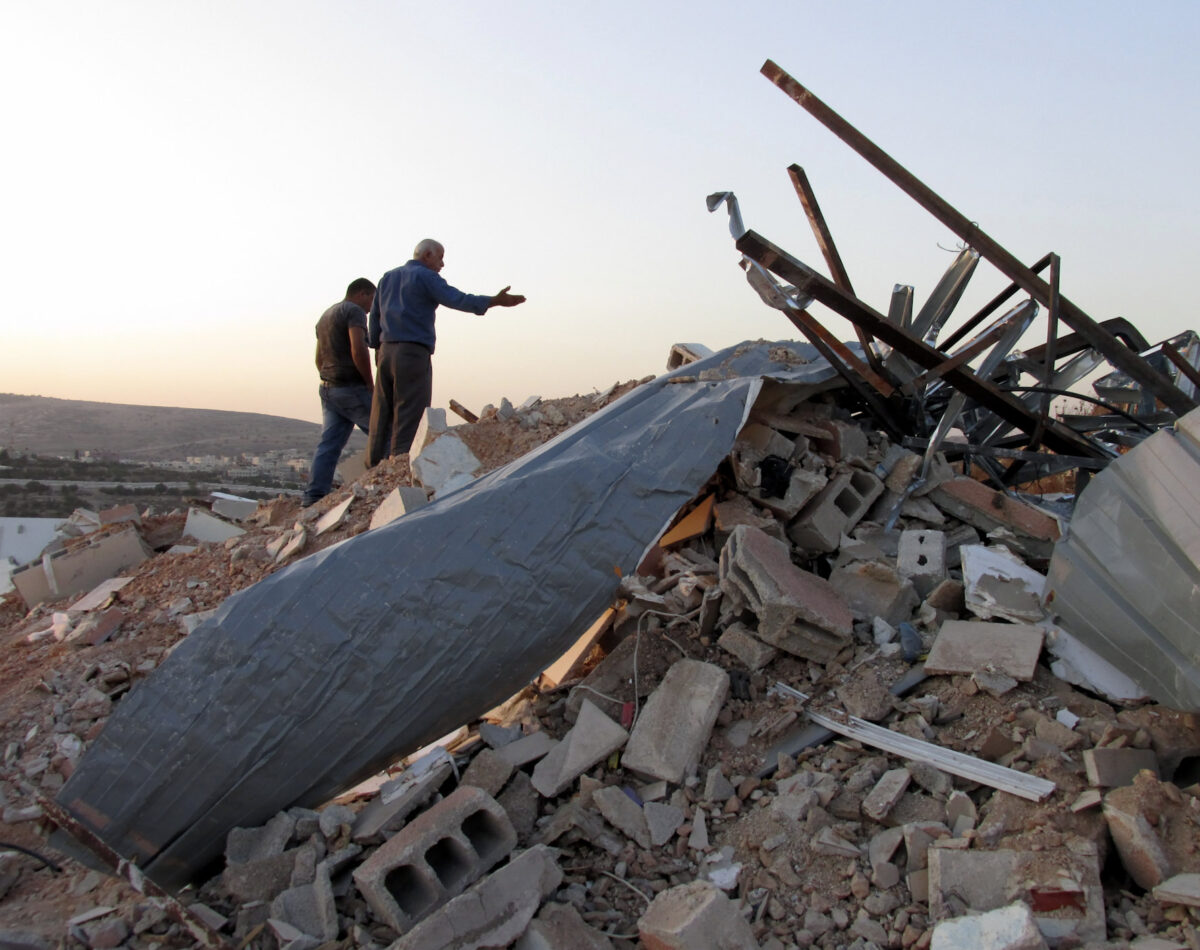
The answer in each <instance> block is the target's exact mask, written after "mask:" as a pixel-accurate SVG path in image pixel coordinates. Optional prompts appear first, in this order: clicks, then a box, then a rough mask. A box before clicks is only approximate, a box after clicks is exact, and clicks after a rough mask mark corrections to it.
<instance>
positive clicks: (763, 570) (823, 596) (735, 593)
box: [718, 525, 853, 663]
mask: <svg viewBox="0 0 1200 950" xmlns="http://www.w3.org/2000/svg"><path fill="white" fill-rule="evenodd" d="M718 576H719V578H720V584H721V590H722V591H724V593H725V596H726V598H728V599H729V600H730V602H731V603H732V605H734V606H735V607H738V608H743V609H748V610H750V611H751V612H752V613H754V614H755V615H756V616H757V617H758V631H757V634H758V637H759V639H761V640H765V641H766V642H767V643H770V644H771V645H772V646H776V647H779V648H780V649H782V650H786V651H787V652H789V653H793V654H795V655H797V656H801V657H804V658H806V659H811V660H813V661H814V662H817V663H827V662H829V661H830V660H831V659H833V657H835V656H836V655H837V654H838V653H839V652H841V649H842V648H843V647H844V646H845V645H846V643H847V642H849V640H850V636H851V633H852V629H853V618H852V617H851V614H850V610H849V609H848V608H847V606H846V604H845V603H844V602H843V601H842V599H841V598H840V597H839V596H838V594H837V593H836V591H835V590H834V589H833V588H832V587H831V586H830V584H829V583H828V582H827V581H825V580H823V579H821V578H820V577H818V576H817V575H816V574H812V573H810V572H808V571H803V570H801V569H800V568H798V567H796V565H795V564H793V563H792V561H791V556H790V554H789V552H788V548H787V545H785V544H783V543H781V542H779V541H776V540H775V539H774V538H771V537H769V536H768V535H766V534H765V533H763V532H762V531H759V530H758V529H756V528H751V527H747V526H745V525H738V526H737V527H736V528H734V530H733V533H732V534H731V535H730V536H729V540H728V541H727V542H726V544H725V547H723V548H722V549H721V558H720V569H719V574H718Z"/></svg>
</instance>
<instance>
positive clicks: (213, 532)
mask: <svg viewBox="0 0 1200 950" xmlns="http://www.w3.org/2000/svg"><path fill="white" fill-rule="evenodd" d="M245 533H246V529H245V528H239V527H238V526H237V525H235V524H233V523H232V522H229V521H226V520H225V519H224V518H218V517H217V516H216V515H214V514H212V513H211V512H209V511H205V510H204V509H203V508H189V509H188V516H187V521H186V522H185V523H184V526H183V536H184V537H185V538H195V539H196V540H197V541H210V542H218V541H228V540H229V539H230V538H236V537H237V536H238V535H242V534H245Z"/></svg>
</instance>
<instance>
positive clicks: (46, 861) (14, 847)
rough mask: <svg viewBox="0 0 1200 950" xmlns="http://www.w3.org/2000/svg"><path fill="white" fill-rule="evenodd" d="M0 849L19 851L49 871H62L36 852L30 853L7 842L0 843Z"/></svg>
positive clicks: (17, 845)
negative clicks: (34, 859) (35, 859)
mask: <svg viewBox="0 0 1200 950" xmlns="http://www.w3.org/2000/svg"><path fill="white" fill-rule="evenodd" d="M0 848H11V849H12V850H13V851H20V852H21V853H22V854H27V855H29V856H30V857H31V858H37V859H38V860H39V861H41V862H42V864H44V865H46V867H48V868H49V869H50V870H51V871H54V872H56V873H57V872H59V871H61V870H62V868H60V867H59V866H58V865H57V864H55V863H54V862H53V861H51V860H50V859H49V858H47V857H45V856H44V855H41V854H38V853H37V852H36V851H30V850H29V849H28V848H22V847H21V846H20V845H19V844H12V843H11V842H9V841H0Z"/></svg>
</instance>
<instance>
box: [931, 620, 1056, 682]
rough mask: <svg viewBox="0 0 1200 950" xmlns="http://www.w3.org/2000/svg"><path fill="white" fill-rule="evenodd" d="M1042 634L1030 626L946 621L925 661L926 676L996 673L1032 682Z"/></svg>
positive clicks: (1039, 630) (1039, 629)
mask: <svg viewBox="0 0 1200 950" xmlns="http://www.w3.org/2000/svg"><path fill="white" fill-rule="evenodd" d="M1041 652H1042V630H1041V628H1040V627H1034V626H1030V625H1029V624H1016V623H986V622H983V621H975V620H947V621H946V622H945V623H944V624H942V628H941V630H940V631H939V632H938V635H937V639H936V640H935V641H934V643H933V648H932V649H931V650H930V651H929V656H928V658H927V659H926V660H925V672H927V673H963V674H971V673H975V672H984V673H987V672H994V673H1001V674H1004V675H1007V676H1011V677H1012V678H1013V679H1016V680H1019V681H1020V682H1023V683H1024V682H1028V681H1029V680H1031V679H1033V673H1034V670H1035V668H1036V667H1037V661H1038V656H1039V654H1040V653H1041Z"/></svg>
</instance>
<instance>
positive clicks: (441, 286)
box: [367, 260, 492, 353]
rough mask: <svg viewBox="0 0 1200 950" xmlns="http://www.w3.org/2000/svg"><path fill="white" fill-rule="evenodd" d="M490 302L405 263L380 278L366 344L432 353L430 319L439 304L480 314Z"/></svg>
mask: <svg viewBox="0 0 1200 950" xmlns="http://www.w3.org/2000/svg"><path fill="white" fill-rule="evenodd" d="M491 302H492V298H491V297H490V296H489V297H485V296H482V295H480V294H467V293H463V292H462V291H461V290H459V289H457V288H456V287H451V286H450V285H449V284H448V283H446V281H445V279H444V278H443V277H442V275H441V274H439V273H438V272H437V271H435V270H431V269H430V268H428V267H426V266H425V265H424V264H422V263H421V262H420V261H416V260H413V261H409V262H408V263H407V264H402V265H400V266H399V267H397V268H395V269H394V270H390V271H388V272H387V273H386V274H384V275H383V277H382V278H381V279H380V281H379V287H378V288H377V289H376V291H375V302H374V303H373V304H371V316H370V319H369V320H368V325H367V344H368V345H369V346H371V347H377V346H379V344H380V343H420V344H421V345H422V346H427V347H429V352H430V353H432V352H433V347H434V344H435V342H436V341H437V334H436V333H435V332H434V319H435V317H436V311H437V308H438V305H439V304H442V305H445V306H447V307H450V308H451V309H452V310H464V311H466V312H467V313H477V314H482V313H484V312H485V311H486V310H487V308H488V306H489V304H491Z"/></svg>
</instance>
